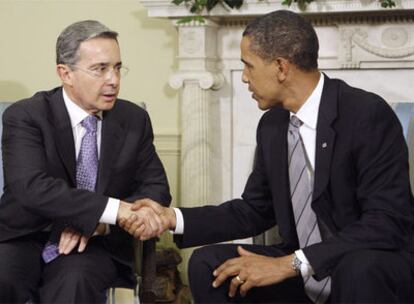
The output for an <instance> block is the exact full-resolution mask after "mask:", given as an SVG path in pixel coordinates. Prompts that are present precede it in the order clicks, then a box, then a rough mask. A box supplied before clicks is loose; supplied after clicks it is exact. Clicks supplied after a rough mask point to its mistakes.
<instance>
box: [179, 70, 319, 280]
mask: <svg viewBox="0 0 414 304" xmlns="http://www.w3.org/2000/svg"><path fill="white" fill-rule="evenodd" d="M323 84H324V75H323V74H321V76H320V77H319V81H318V84H317V85H316V87H315V89H314V90H313V92H312V94H311V95H310V96H309V98H308V99H307V100H306V101H305V103H304V104H303V105H302V107H301V108H300V109H299V111H298V112H297V113H296V114H295V113H292V112H291V113H290V115H291V116H292V115H296V116H297V117H298V118H299V119H300V120H301V121H302V122H303V124H302V126H301V127H300V128H299V133H300V135H301V137H302V141H303V144H304V146H305V153H306V155H307V158H308V163H309V166H310V168H308V174H309V179H310V181H311V184H312V185H313V179H314V170H315V148H316V125H317V122H318V112H319V105H320V103H321V97H322V89H323ZM286 136H287V134H286ZM174 211H175V216H176V222H177V224H176V228H175V230H174V231H173V233H174V234H183V233H184V217H183V214H182V212H181V210H180V209H178V208H174ZM295 253H296V256H297V257H298V259H299V260H301V262H302V265H301V270H300V272H301V275H302V277H303V278H307V277H309V276H311V275H313V274H314V271H313V269H312V267H311V265H310V264H309V261H308V259H307V258H306V256H305V254H304V253H303V251H302V250H297V251H295Z"/></svg>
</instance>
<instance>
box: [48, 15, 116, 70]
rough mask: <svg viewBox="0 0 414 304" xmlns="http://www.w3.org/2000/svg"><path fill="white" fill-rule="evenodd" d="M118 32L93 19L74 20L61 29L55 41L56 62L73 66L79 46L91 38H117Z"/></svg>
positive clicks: (77, 55)
mask: <svg viewBox="0 0 414 304" xmlns="http://www.w3.org/2000/svg"><path fill="white" fill-rule="evenodd" d="M117 37H118V33H117V32H115V31H112V30H110V29H109V28H107V27H106V26H105V25H103V24H102V23H100V22H98V21H95V20H84V21H79V22H75V23H73V24H71V25H69V26H68V27H67V28H65V29H64V30H63V32H62V33H61V34H60V35H59V37H58V39H57V41H56V64H67V65H69V66H70V67H73V66H74V65H75V64H76V62H77V61H78V59H79V46H80V44H81V43H82V42H84V41H86V40H89V39H93V38H108V39H114V40H115V41H117V42H118V40H117Z"/></svg>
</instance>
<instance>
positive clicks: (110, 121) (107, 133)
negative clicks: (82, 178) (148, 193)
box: [96, 104, 126, 194]
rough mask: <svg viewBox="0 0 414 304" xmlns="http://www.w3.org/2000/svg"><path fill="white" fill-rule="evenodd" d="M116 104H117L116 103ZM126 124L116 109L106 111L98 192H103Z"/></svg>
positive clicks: (120, 145) (123, 135)
mask: <svg viewBox="0 0 414 304" xmlns="http://www.w3.org/2000/svg"><path fill="white" fill-rule="evenodd" d="M115 106H116V104H115ZM125 128H126V127H125V126H124V123H123V122H122V120H121V119H120V117H119V115H117V114H116V111H115V109H112V110H111V111H108V112H104V114H103V120H102V137H101V152H100V158H99V170H98V180H97V185H96V192H97V193H101V194H103V193H104V191H105V188H106V185H107V183H108V180H109V177H110V175H111V174H110V173H111V169H112V168H113V164H114V163H115V160H116V156H117V155H118V154H119V152H120V149H121V147H122V143H123V141H124V138H125V134H126V131H125Z"/></svg>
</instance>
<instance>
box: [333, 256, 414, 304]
mask: <svg viewBox="0 0 414 304" xmlns="http://www.w3.org/2000/svg"><path fill="white" fill-rule="evenodd" d="M412 282H413V273H412V270H411V269H410V266H409V264H408V263H407V261H406V260H405V259H404V258H403V257H402V256H401V255H400V253H399V252H394V251H380V250H360V251H356V252H352V253H349V254H347V255H345V256H344V257H343V258H342V259H341V261H340V262H339V264H338V265H337V266H336V267H335V269H334V271H333V273H332V290H331V301H332V302H349V303H351V302H352V303H356V302H365V303H381V302H383V303H384V302H387V303H396V302H402V301H405V300H406V293H407V290H406V288H407V284H408V285H409V284H412Z"/></svg>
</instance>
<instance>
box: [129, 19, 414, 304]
mask: <svg viewBox="0 0 414 304" xmlns="http://www.w3.org/2000/svg"><path fill="white" fill-rule="evenodd" d="M318 49H319V46H318V39H317V36H316V33H315V31H314V29H313V28H312V26H311V24H310V23H309V22H307V21H306V20H305V19H304V18H303V17H301V16H300V15H298V14H295V13H293V12H289V11H276V12H273V13H270V14H267V15H265V16H262V17H259V18H257V19H255V20H253V21H251V22H250V23H249V24H248V25H247V28H246V29H245V31H244V33H243V38H242V41H241V59H242V62H243V63H244V70H243V76H242V77H243V81H244V82H245V83H246V84H248V86H249V90H250V91H251V92H252V97H253V98H254V99H255V100H256V101H257V103H258V106H259V108H260V109H262V110H268V111H267V112H266V113H265V114H264V115H263V117H262V119H261V120H260V123H259V125H258V128H257V149H256V157H255V163H254V167H253V171H252V173H251V175H250V177H249V179H248V181H247V184H246V187H245V190H244V193H243V196H242V199H235V200H231V201H228V202H226V203H223V204H221V205H219V206H205V207H197V208H181V209H179V210H175V211H174V210H172V209H171V208H161V207H159V206H157V205H156V204H155V203H154V202H150V201H147V202H146V203H145V205H148V206H152V207H153V208H154V209H155V210H156V212H157V213H158V214H160V215H162V216H163V220H164V222H165V223H164V225H165V228H169V229H173V230H175V233H176V236H175V240H176V242H177V243H178V245H179V246H182V247H189V246H198V245H204V244H207V243H217V242H223V241H228V240H232V239H239V238H245V237H249V236H253V235H257V234H259V233H262V232H263V231H265V230H267V229H268V228H270V227H272V226H274V225H278V227H279V233H280V236H281V239H282V243H281V244H279V245H276V246H257V245H250V246H249V245H243V248H242V247H241V246H237V245H233V244H222V245H213V246H206V247H202V248H200V249H197V250H196V251H194V253H193V255H192V257H191V260H190V265H189V280H190V285H191V289H192V292H193V296H194V299H195V302H197V303H201V302H211V303H220V302H233V301H235V302H247V303H249V302H311V301H312V302H315V303H323V302H326V301H331V302H349V303H355V302H364V303H365V302H390V303H391V302H412V301H414V296H413V295H414V293H413V292H412V286H413V282H414V280H413V254H412V252H414V250H413V246H414V241H413V239H412V236H413V231H412V228H413V223H414V219H413V199H412V194H411V191H410V186H409V177H408V155H407V147H406V144H405V141H404V137H403V133H402V129H401V125H400V123H399V121H398V119H397V117H396V116H395V114H394V113H393V111H392V109H391V108H390V107H389V106H388V105H387V103H386V102H385V101H384V100H383V99H381V98H380V97H379V96H377V95H375V94H373V93H369V92H366V91H363V90H360V89H356V88H353V87H350V86H349V85H347V84H346V83H344V82H343V81H340V80H336V79H329V78H328V77H327V76H326V75H324V74H321V73H320V72H319V71H318V69H317V58H318ZM137 207H138V206H137ZM122 224H123V225H125V227H126V229H128V228H130V227H131V228H132V229H134V228H135V227H134V225H132V224H130V223H128V222H127V223H122Z"/></svg>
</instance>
